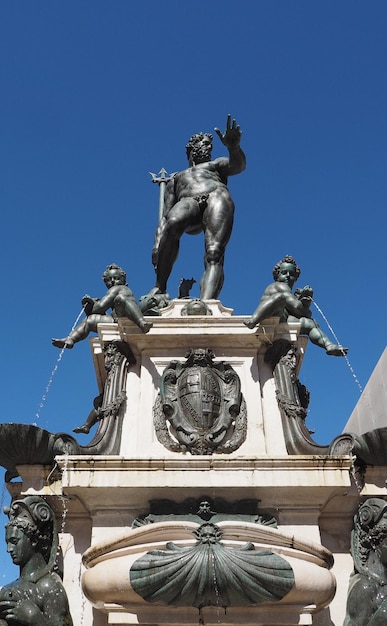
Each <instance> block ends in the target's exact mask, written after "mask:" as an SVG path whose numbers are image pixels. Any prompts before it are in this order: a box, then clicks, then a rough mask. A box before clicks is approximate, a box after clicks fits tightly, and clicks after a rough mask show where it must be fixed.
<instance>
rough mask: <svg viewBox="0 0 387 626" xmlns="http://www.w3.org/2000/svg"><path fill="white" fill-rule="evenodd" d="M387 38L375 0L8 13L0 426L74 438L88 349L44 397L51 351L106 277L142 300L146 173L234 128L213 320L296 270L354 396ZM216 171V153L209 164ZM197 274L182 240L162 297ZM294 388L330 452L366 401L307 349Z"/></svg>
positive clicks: (75, 354) (376, 342)
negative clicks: (305, 395)
mask: <svg viewBox="0 0 387 626" xmlns="http://www.w3.org/2000/svg"><path fill="white" fill-rule="evenodd" d="M386 30H387V4H386V3H385V1H384V0H383V1H379V0H373V1H371V2H369V3H365V2H360V1H357V0H350V1H349V0H340V2H337V0H335V1H332V0H324V2H317V1H310V0H294V1H292V2H289V0H270V1H269V0H256V1H255V2H248V1H242V2H239V3H238V4H235V3H233V2H230V1H229V0H222V1H221V2H220V1H218V0H211V1H210V2H209V1H208V0H207V1H204V0H197V1H196V2H194V3H188V2H184V1H183V2H182V1H181V0H180V1H173V0H165V1H164V2H163V3H159V2H155V1H154V0H150V1H148V2H130V1H129V0H113V1H112V2H103V1H102V0H93V1H91V0H81V1H78V0H77V1H75V0H67V1H66V2H60V1H59V0H39V1H36V2H27V1H26V0H24V1H23V0H3V2H2V3H1V7H0V51H1V52H0V59H1V61H0V62H1V67H0V84H1V90H2V97H1V100H0V125H1V137H2V140H1V150H0V202H1V207H2V216H3V217H2V230H1V232H2V246H1V254H2V269H3V272H4V275H5V276H8V277H9V276H11V279H10V280H9V282H8V283H7V285H5V284H4V286H3V306H2V313H3V314H2V320H3V322H2V323H3V332H2V351H1V359H2V363H3V366H2V367H3V369H2V371H3V376H2V382H3V394H2V406H3V411H2V418H1V419H2V421H4V422H8V421H17V422H26V423H32V422H37V423H38V425H39V426H41V427H43V428H47V429H48V430H51V431H53V432H59V431H66V432H71V430H72V428H73V427H74V426H76V425H78V424H79V423H81V422H83V420H84V419H85V417H86V416H87V414H88V412H89V410H90V408H91V406H92V399H93V397H94V396H95V395H97V386H96V382H95V376H94V373H93V368H92V362H91V357H90V349H89V346H88V342H86V341H85V342H83V343H82V344H78V345H77V346H76V347H75V349H74V350H73V351H68V352H66V354H65V355H64V358H63V359H62V361H61V363H60V364H59V366H58V369H57V371H56V374H55V376H54V379H53V382H52V384H51V387H50V390H49V393H48V394H46V392H45V389H46V386H47V384H48V381H49V379H50V373H51V371H52V370H53V368H54V366H55V364H56V359H57V357H58V355H59V351H58V350H56V349H55V348H53V347H52V346H51V337H57V336H63V335H66V334H67V332H68V331H69V330H70V328H71V326H72V324H73V322H74V320H75V318H76V317H77V315H78V313H79V311H80V300H81V298H82V296H83V294H84V293H90V294H91V295H93V296H100V295H102V293H103V292H104V285H103V283H102V281H101V273H102V271H103V270H104V268H105V267H106V265H107V264H109V263H112V262H115V263H118V264H120V265H122V267H124V268H125V269H126V270H127V274H128V284H129V286H130V287H131V288H132V290H133V291H134V293H135V295H136V296H137V298H139V297H140V296H141V295H143V294H144V293H147V292H148V291H149V290H150V289H151V288H152V286H153V284H154V272H153V267H152V265H151V248H152V243H153V234H154V230H155V227H156V222H157V209H158V191H157V187H156V186H155V185H152V184H151V182H150V176H149V174H148V172H149V171H153V172H157V171H159V170H160V168H161V167H165V168H166V169H167V170H168V171H169V172H171V171H176V170H180V169H183V168H184V167H185V166H186V159H185V143H186V141H187V139H188V137H189V136H190V135H191V134H192V133H193V132H198V131H201V130H203V131H212V130H213V128H214V126H219V127H220V128H221V129H222V130H223V129H224V127H225V122H226V117H227V114H228V113H231V114H232V115H233V116H234V117H235V118H236V119H237V121H238V122H239V123H240V125H241V128H242V130H243V137H242V146H243V149H244V151H245V153H246V156H247V169H246V171H245V172H244V173H243V174H241V175H238V176H235V177H233V178H231V179H230V181H229V187H230V190H231V192H232V195H233V198H234V201H235V204H236V217H235V225H234V230H233V235H232V239H231V241H230V244H229V246H228V249H227V253H226V262H225V275H226V278H225V284H224V288H223V290H222V293H221V297H220V298H221V301H222V303H223V304H224V305H225V306H228V307H232V308H234V311H235V314H237V315H246V316H248V315H250V314H251V312H252V311H253V310H254V308H255V307H256V305H257V303H258V300H259V298H260V296H261V294H262V291H263V289H264V288H265V287H266V285H267V284H268V283H269V282H271V280H272V277H271V270H272V267H273V265H274V264H275V263H276V262H277V261H278V260H279V259H280V258H282V257H283V256H284V255H285V254H292V255H293V256H294V257H295V258H296V260H297V261H298V263H299V265H300V266H301V270H302V274H301V277H300V280H299V282H298V283H297V284H298V286H300V287H302V286H304V285H305V284H310V285H312V286H313V287H314V291H315V299H316V302H317V303H318V305H319V306H320V307H321V309H322V310H323V311H324V313H325V315H326V317H327V318H328V320H329V322H330V324H331V326H332V327H333V329H334V330H335V333H336V335H337V336H338V338H339V340H340V341H341V343H342V344H344V345H346V346H348V347H349V354H348V356H349V360H350V363H351V365H352V368H353V370H354V372H355V374H356V376H357V378H358V379H359V381H360V383H361V384H362V385H363V386H364V385H365V383H366V381H367V380H368V378H369V376H370V374H371V372H372V370H373V368H374V366H375V365H376V362H377V360H378V359H379V357H380V355H381V353H382V351H383V349H384V347H385V345H386V317H387V316H386V308H387V302H386V293H387V292H386V287H385V284H384V282H383V281H382V280H381V279H380V272H381V271H382V268H383V267H384V265H385V248H386V221H387V218H386V198H387V177H386V169H387V141H386V139H387V115H386V111H387V86H386V67H387V66H386V58H387V38H386V35H385V33H386ZM224 154H226V152H225V149H224V147H223V146H222V145H221V143H220V141H219V139H218V138H217V137H216V136H215V138H214V152H213V156H214V157H218V156H222V155H224ZM202 257H203V238H202V236H201V235H199V236H196V237H188V236H186V237H185V238H184V239H183V241H182V245H181V254H180V257H179V259H178V262H177V263H176V266H175V269H174V272H173V274H172V276H171V279H170V281H169V292H170V294H171V295H172V296H176V295H177V286H178V282H179V279H180V278H181V277H182V276H185V277H191V276H194V277H195V278H196V279H197V280H199V278H200V276H201V274H202V263H203V261H202ZM192 294H193V295H194V296H195V295H198V290H196V291H195V288H194V289H193V290H192ZM315 317H316V319H317V320H318V321H319V322H320V323H321V325H322V327H323V328H324V330H325V329H326V327H325V324H324V321H323V320H322V319H321V317H319V314H318V312H317V311H315ZM300 379H301V381H302V382H303V383H304V384H305V385H306V386H307V387H308V388H309V390H310V392H311V404H310V411H309V417H308V422H307V423H308V426H309V428H312V429H314V430H315V431H316V434H315V440H316V441H317V442H318V443H321V444H326V443H329V442H330V441H331V440H332V439H333V438H334V437H335V436H336V435H337V434H339V433H340V432H341V431H342V430H343V428H344V425H345V423H346V422H347V420H348V418H349V416H350V414H351V412H352V409H353V407H354V406H355V404H356V402H357V400H358V397H359V388H358V385H357V384H356V382H355V380H354V378H353V375H352V373H351V371H350V370H349V368H348V366H347V364H346V362H345V360H344V359H339V358H334V357H327V356H326V355H325V353H324V352H323V351H322V350H320V349H318V348H317V347H315V346H312V345H309V346H308V349H307V352H306V356H305V359H304V363H303V368H302V370H301V374H300ZM43 395H46V396H47V399H46V401H45V403H44V406H43V408H42V409H41V410H40V412H39V417H36V413H37V410H38V407H39V404H40V402H41V398H42V396H43ZM79 440H80V442H81V443H87V441H88V440H89V439H88V438H87V437H84V436H82V437H81V436H80V438H79ZM7 503H8V502H7V497H5V504H7ZM2 519H3V518H2ZM0 522H1V519H0ZM11 567H13V566H10V569H9V571H11ZM13 569H15V568H13ZM12 571H13V570H12ZM10 575H11V574H10ZM12 575H14V574H12ZM1 577H3V579H4V580H8V579H9V576H8V571H7V575H6V574H5V573H3V574H1V573H0V584H1V583H2V582H3V580H2V578H1ZM4 577H5V578H4Z"/></svg>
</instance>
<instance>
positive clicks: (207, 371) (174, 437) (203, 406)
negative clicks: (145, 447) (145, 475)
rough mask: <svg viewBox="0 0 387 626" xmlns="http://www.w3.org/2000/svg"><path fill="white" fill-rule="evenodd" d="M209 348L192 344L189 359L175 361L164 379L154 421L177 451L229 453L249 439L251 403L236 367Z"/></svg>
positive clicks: (158, 432) (162, 438)
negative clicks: (248, 408) (217, 357)
mask: <svg viewBox="0 0 387 626" xmlns="http://www.w3.org/2000/svg"><path fill="white" fill-rule="evenodd" d="M214 358H215V354H214V353H213V351H212V350H210V349H208V348H197V349H191V350H190V351H189V352H188V353H187V355H186V362H185V363H182V362H181V361H171V362H170V363H169V364H168V365H167V367H166V368H165V370H164V372H163V374H162V376H161V380H160V392H159V394H158V396H157V398H156V402H155V405H154V426H155V430H156V435H157V438H158V440H159V441H160V443H162V444H163V445H164V446H165V447H166V448H168V450H172V451H173V452H187V451H188V452H190V453H191V454H212V453H213V452H217V453H221V452H223V453H230V452H233V451H234V450H236V449H237V448H239V446H240V445H241V444H242V443H243V442H244V440H245V439H246V429H247V417H246V405H245V401H244V399H243V397H242V394H241V391H240V380H239V377H238V374H237V373H236V372H235V370H234V369H233V368H232V367H231V365H228V364H227V363H225V362H224V361H221V362H220V363H214Z"/></svg>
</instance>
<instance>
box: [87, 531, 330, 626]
mask: <svg viewBox="0 0 387 626" xmlns="http://www.w3.org/2000/svg"><path fill="white" fill-rule="evenodd" d="M83 562H84V565H85V567H86V568H87V570H86V572H85V573H84V575H83V578H82V586H83V591H84V593H85V595H86V597H87V598H88V599H89V601H90V602H91V603H92V604H93V605H94V606H95V607H96V608H98V609H100V610H102V611H104V612H105V613H108V614H109V623H112V624H115V623H116V618H115V617H114V614H117V615H118V614H119V615H121V617H122V616H123V615H124V614H125V615H126V618H125V619H127V620H128V622H125V621H122V622H121V621H120V622H117V623H129V621H133V619H134V620H138V622H141V623H173V622H174V621H176V619H175V618H176V616H177V612H178V615H179V623H185V624H189V623H197V620H198V611H199V613H200V612H206V618H205V623H206V624H208V623H217V622H218V621H219V619H221V621H224V619H222V618H220V612H221V615H224V613H225V612H227V620H226V621H227V622H230V623H233V621H236V622H237V621H238V619H240V617H241V615H242V614H243V615H244V618H243V623H255V624H256V623H259V622H260V621H261V620H263V619H264V620H265V623H268V624H271V623H273V624H276V623H278V624H279V623H280V624H283V623H286V624H293V623H294V624H309V623H311V622H310V621H308V620H310V618H311V616H310V614H311V613H314V612H317V611H320V610H321V609H323V608H325V607H326V606H327V605H328V604H329V603H330V601H331V600H332V598H333V596H334V594H335V579H334V576H333V574H332V573H331V572H330V567H331V565H332V555H331V553H330V552H329V551H328V550H326V549H325V548H323V546H321V545H318V544H315V543H313V542H310V541H307V540H304V539H301V538H300V539H298V538H297V537H295V536H294V535H290V534H287V533H284V532H282V531H280V530H278V529H275V528H271V527H267V526H264V525H260V524H253V523H250V522H240V521H239V522H238V521H219V522H217V523H216V524H212V523H210V522H205V523H203V524H198V523H196V522H190V521H184V522H183V521H175V522H174V521H167V522H156V523H154V524H149V525H146V526H142V527H140V528H136V529H133V530H128V531H126V532H125V533H123V534H121V535H120V536H117V537H115V538H112V539H109V540H105V541H103V542H101V543H99V544H96V545H94V546H92V547H91V548H89V549H88V550H87V551H86V552H85V554H84V555H83ZM176 610H177V611H176ZM214 610H215V612H214ZM155 611H156V612H155ZM268 612H269V613H270V616H271V617H270V619H268V618H267V617H265V616H267V614H268ZM237 615H239V618H237ZM306 615H308V617H305V616H306ZM134 616H136V617H134ZM195 616H196V617H195ZM232 616H234V617H232ZM276 616H277V617H276ZM284 616H286V621H283V620H284ZM120 619H121V618H120ZM273 620H274V621H273ZM275 620H277V621H275ZM239 623H240V622H239Z"/></svg>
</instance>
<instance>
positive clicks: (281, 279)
mask: <svg viewBox="0 0 387 626" xmlns="http://www.w3.org/2000/svg"><path fill="white" fill-rule="evenodd" d="M300 274H301V270H300V268H299V267H298V265H297V263H296V262H295V260H294V259H293V257H292V256H289V255H288V256H285V257H284V258H283V259H281V261H279V262H278V263H277V264H276V265H275V266H274V268H273V278H274V281H275V282H274V283H271V284H270V285H269V286H268V287H266V289H265V291H264V292H263V295H262V298H261V300H260V302H259V304H258V306H257V308H256V309H255V311H254V313H253V314H252V316H251V317H250V319H248V320H247V321H245V324H246V326H248V328H254V326H257V325H258V324H260V322H262V321H263V320H264V319H267V318H268V317H279V318H280V322H297V321H300V322H301V331H300V332H301V335H309V339H310V340H311V342H312V343H314V344H315V345H316V346H319V347H320V348H324V350H325V352H326V353H327V354H330V355H333V356H345V355H346V354H347V352H348V348H343V347H342V346H340V345H337V344H335V343H332V341H330V339H329V338H328V337H327V335H325V333H323V331H322V330H321V328H320V326H319V325H318V323H317V322H316V321H315V320H314V319H312V314H311V312H310V305H311V303H312V298H313V289H312V288H311V287H310V286H309V285H306V287H304V288H303V289H296V291H295V292H294V293H292V288H293V285H294V283H295V282H296V280H297V279H298V277H299V276H300Z"/></svg>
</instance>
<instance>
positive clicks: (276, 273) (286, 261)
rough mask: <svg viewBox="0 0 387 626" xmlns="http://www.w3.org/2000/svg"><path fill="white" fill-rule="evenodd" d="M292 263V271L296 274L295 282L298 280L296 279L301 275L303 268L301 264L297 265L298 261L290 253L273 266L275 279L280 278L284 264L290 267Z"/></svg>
mask: <svg viewBox="0 0 387 626" xmlns="http://www.w3.org/2000/svg"><path fill="white" fill-rule="evenodd" d="M290 265H292V266H293V270H292V273H293V274H294V281H293V282H296V280H298V278H299V277H300V274H301V270H300V268H299V266H298V265H297V263H296V261H295V260H294V259H293V257H292V256H290V255H289V254H287V255H286V256H284V258H283V259H281V261H278V263H277V264H276V265H275V266H274V267H273V278H274V280H278V278H279V277H280V273H281V269H283V267H284V266H287V267H288V268H289V266H290Z"/></svg>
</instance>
